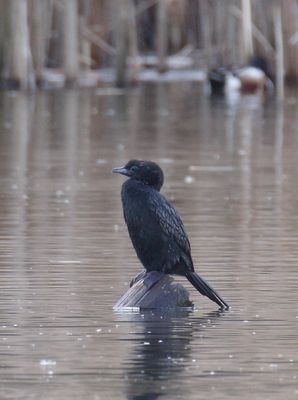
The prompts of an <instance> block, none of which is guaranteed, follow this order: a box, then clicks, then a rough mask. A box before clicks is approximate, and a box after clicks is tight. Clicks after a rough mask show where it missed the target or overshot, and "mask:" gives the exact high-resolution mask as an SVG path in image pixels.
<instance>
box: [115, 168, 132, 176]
mask: <svg viewBox="0 0 298 400" xmlns="http://www.w3.org/2000/svg"><path fill="white" fill-rule="evenodd" d="M112 172H115V173H116V174H121V175H126V176H130V171H129V170H128V169H126V168H125V167H119V168H113V169H112Z"/></svg>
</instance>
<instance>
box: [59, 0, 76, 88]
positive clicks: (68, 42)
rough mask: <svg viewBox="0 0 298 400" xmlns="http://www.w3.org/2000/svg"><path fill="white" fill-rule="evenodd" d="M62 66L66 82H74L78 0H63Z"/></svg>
mask: <svg viewBox="0 0 298 400" xmlns="http://www.w3.org/2000/svg"><path fill="white" fill-rule="evenodd" d="M63 6H64V9H63V27H62V29H63V67H64V73H65V79H66V82H67V83H70V84H72V83H74V82H76V80H77V78H78V74H79V40H78V32H79V21H78V1H77V0H71V1H69V0H63Z"/></svg>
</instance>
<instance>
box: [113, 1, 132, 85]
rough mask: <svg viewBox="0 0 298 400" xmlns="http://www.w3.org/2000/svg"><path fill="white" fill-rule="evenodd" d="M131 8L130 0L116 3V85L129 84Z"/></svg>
mask: <svg viewBox="0 0 298 400" xmlns="http://www.w3.org/2000/svg"><path fill="white" fill-rule="evenodd" d="M130 9H131V8H130V4H129V0H121V1H120V2H119V3H118V2H117V3H116V7H115V12H116V13H117V22H116V27H115V32H116V34H115V35H116V85H117V86H118V87H124V86H125V85H126V84H127V56H128V29H129V26H128V21H129V10H130Z"/></svg>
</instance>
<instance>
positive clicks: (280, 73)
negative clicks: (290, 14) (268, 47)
mask: <svg viewBox="0 0 298 400" xmlns="http://www.w3.org/2000/svg"><path fill="white" fill-rule="evenodd" d="M273 25H274V37H275V49H276V50H275V51H276V53H275V59H276V96H277V98H278V99H279V100H283V99H284V75H285V68H284V46H283V34H282V22H281V9H280V6H277V5H276V6H274V8H273Z"/></svg>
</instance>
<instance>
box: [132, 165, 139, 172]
mask: <svg viewBox="0 0 298 400" xmlns="http://www.w3.org/2000/svg"><path fill="white" fill-rule="evenodd" d="M130 170H131V171H132V172H137V171H138V170H139V167H137V166H136V165H133V166H132V167H131V168H130Z"/></svg>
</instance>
